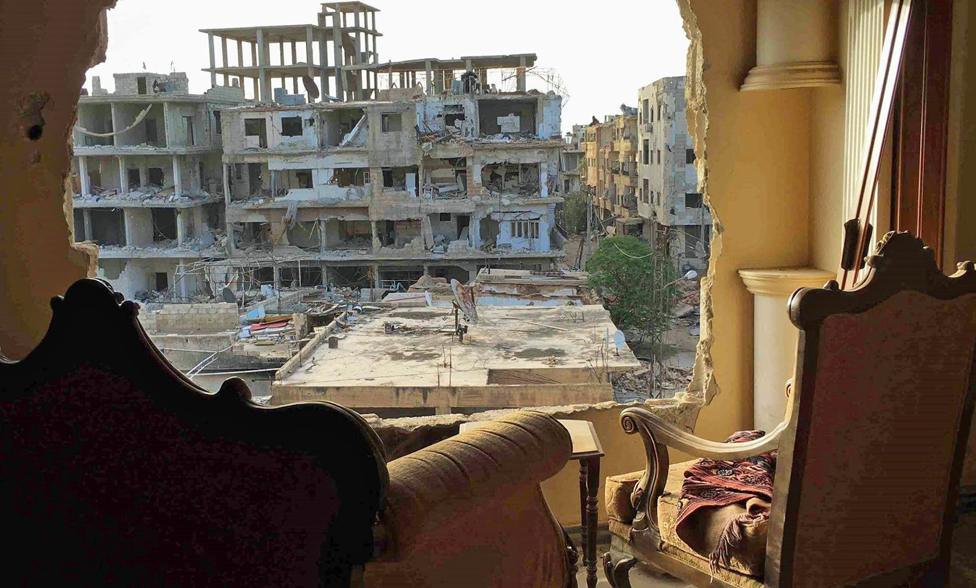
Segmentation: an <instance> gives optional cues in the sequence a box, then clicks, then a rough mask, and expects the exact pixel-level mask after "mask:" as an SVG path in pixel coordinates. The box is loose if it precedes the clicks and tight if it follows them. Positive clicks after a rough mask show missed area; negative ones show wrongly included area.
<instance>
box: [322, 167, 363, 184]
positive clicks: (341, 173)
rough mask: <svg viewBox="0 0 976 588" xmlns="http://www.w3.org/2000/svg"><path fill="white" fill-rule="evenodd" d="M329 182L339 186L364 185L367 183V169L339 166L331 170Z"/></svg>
mask: <svg viewBox="0 0 976 588" xmlns="http://www.w3.org/2000/svg"><path fill="white" fill-rule="evenodd" d="M329 183H330V184H335V185H337V186H339V187H340V188H345V187H346V186H365V185H366V184H368V183H369V170H368V169H366V168H358V167H340V168H336V169H335V170H334V171H333V172H332V178H331V179H330V180H329Z"/></svg>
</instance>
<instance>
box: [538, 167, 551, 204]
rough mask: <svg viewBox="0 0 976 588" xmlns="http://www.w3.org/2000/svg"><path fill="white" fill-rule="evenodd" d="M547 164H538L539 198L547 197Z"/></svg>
mask: <svg viewBox="0 0 976 588" xmlns="http://www.w3.org/2000/svg"><path fill="white" fill-rule="evenodd" d="M548 167H549V166H548V164H546V163H540V164H539V198H548V197H549V169H548Z"/></svg>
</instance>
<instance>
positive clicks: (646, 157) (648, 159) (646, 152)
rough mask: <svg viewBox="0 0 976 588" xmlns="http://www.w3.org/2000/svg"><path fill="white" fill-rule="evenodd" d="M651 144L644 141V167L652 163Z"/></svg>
mask: <svg viewBox="0 0 976 588" xmlns="http://www.w3.org/2000/svg"><path fill="white" fill-rule="evenodd" d="M650 152H651V142H650V140H648V139H644V165H647V164H649V163H651V156H650Z"/></svg>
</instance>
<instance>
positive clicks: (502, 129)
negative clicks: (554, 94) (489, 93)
mask: <svg viewBox="0 0 976 588" xmlns="http://www.w3.org/2000/svg"><path fill="white" fill-rule="evenodd" d="M536 110H537V102H536V101H535V100H498V99H488V100H479V101H478V123H479V125H480V127H481V135H482V136H483V137H484V136H492V135H523V136H531V135H535V132H536V118H537V112H536Z"/></svg>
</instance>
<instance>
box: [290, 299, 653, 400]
mask: <svg viewBox="0 0 976 588" xmlns="http://www.w3.org/2000/svg"><path fill="white" fill-rule="evenodd" d="M478 316H479V321H478V322H477V323H475V324H471V325H469V330H468V332H467V334H465V335H464V338H463V342H462V341H459V340H458V339H457V337H456V336H455V334H454V333H455V330H454V313H453V311H452V309H451V308H444V307H423V308H398V309H394V310H387V311H381V312H373V313H360V314H358V315H356V320H355V321H353V320H351V319H350V318H349V317H348V316H347V315H343V316H342V317H340V318H339V319H337V320H336V321H335V322H333V323H332V324H330V325H329V327H328V328H326V329H323V330H321V331H319V333H318V334H316V336H315V338H314V339H313V340H312V342H311V343H309V344H308V345H307V346H306V347H305V348H304V349H303V350H302V352H301V353H300V354H299V355H296V356H295V357H293V358H292V359H291V360H289V362H288V363H286V364H285V365H284V366H282V368H281V369H280V370H279V371H278V373H277V374H276V375H275V381H274V383H273V384H272V387H271V395H272V398H271V403H272V404H273V405H280V404H288V403H291V402H296V401H308V400H329V401H333V402H338V403H340V404H342V405H343V406H348V407H351V408H354V409H356V410H358V411H360V412H373V413H379V414H381V415H386V416H408V415H418V416H419V415H430V414H434V413H436V414H449V413H452V412H460V413H470V412H474V411H478V410H485V409H489V408H502V407H522V406H548V405H553V404H558V403H563V404H573V403H594V402H601V401H607V400H611V399H612V398H613V391H612V387H611V380H612V379H613V377H614V375H615V374H618V373H620V372H625V371H631V370H633V369H635V368H637V367H639V366H640V363H639V362H638V361H637V359H636V358H635V357H634V354H633V353H632V352H631V351H630V349H629V348H628V347H627V345H626V343H624V336H623V333H621V332H620V331H618V330H617V328H616V327H615V326H614V324H613V322H612V321H611V320H610V315H609V313H608V312H607V310H606V309H604V308H603V307H602V306H599V305H583V306H565V305H564V306H559V307H528V306H520V307H512V306H480V307H479V308H478ZM516 335H517V336H516Z"/></svg>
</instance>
